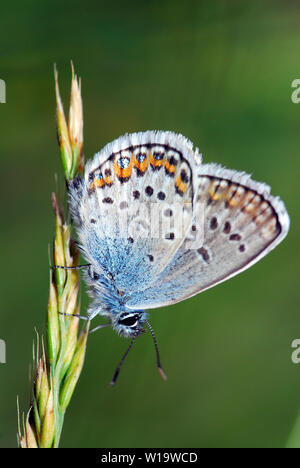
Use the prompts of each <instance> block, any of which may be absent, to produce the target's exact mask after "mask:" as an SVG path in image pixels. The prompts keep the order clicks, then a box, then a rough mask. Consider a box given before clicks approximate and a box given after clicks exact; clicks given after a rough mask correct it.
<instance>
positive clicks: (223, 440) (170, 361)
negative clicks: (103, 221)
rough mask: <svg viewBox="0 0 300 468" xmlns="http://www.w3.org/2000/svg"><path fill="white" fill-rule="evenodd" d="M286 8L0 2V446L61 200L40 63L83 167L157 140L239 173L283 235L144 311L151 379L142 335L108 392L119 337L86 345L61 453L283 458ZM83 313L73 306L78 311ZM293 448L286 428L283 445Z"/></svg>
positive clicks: (36, 317)
mask: <svg viewBox="0 0 300 468" xmlns="http://www.w3.org/2000/svg"><path fill="white" fill-rule="evenodd" d="M299 25H300V5H299V2H298V1H274V0H272V1H261V0H252V1H247V2H246V1H244V2H243V1H219V0H215V1H211V0H207V1H189V0H185V1H182V0H178V1H176V0H166V1H148V2H141V1H128V2H127V1H126V2H125V1H114V2H109V1H97V2H96V1H95V2H92V1H90V2H79V1H78V0H73V1H66V2H60V1H58V0H51V1H49V0H47V1H46V0H44V1H43V2H40V1H38V0H31V1H27V2H20V1H19V2H16V1H13V0H12V1H10V2H6V4H5V5H4V4H2V5H1V29H0V48H1V59H0V78H2V79H4V80H5V81H6V85H7V103H6V104H0V126H1V141H0V156H1V226H2V227H1V233H0V236H1V273H0V274H1V294H0V307H1V312H0V338H2V339H5V341H6V344H7V364H6V365H2V364H0V446H2V447H14V446H16V430H17V427H16V395H17V394H18V395H19V397H20V403H21V407H22V409H27V407H28V394H29V384H28V369H29V363H30V361H31V355H32V342H33V339H34V336H35V332H34V327H37V329H38V330H39V331H43V330H44V322H45V309H46V304H47V296H48V282H49V271H48V245H49V244H51V242H52V238H53V229H54V219H53V214H52V211H51V204H50V193H51V191H53V190H55V189H56V182H55V174H56V173H57V174H59V176H58V179H59V183H58V185H59V188H60V190H61V191H62V190H63V187H64V183H63V179H62V176H61V174H62V170H61V167H60V160H59V154H58V148H57V142H56V133H55V98H54V83H53V63H54V62H56V64H57V67H58V70H59V78H60V86H61V92H62V96H63V99H64V101H65V104H67V103H68V99H69V95H68V93H69V85H70V77H71V70H70V60H71V59H72V60H73V61H74V64H75V67H76V71H77V73H78V74H79V75H80V76H81V77H82V89H83V100H84V115H85V132H84V133H85V155H86V157H87V158H88V157H90V156H91V155H93V153H95V152H96V151H97V150H99V149H100V148H101V147H102V146H103V145H105V144H106V143H107V142H109V141H111V140H112V139H114V138H116V137H118V136H119V135H121V134H123V133H124V132H132V131H138V130H147V129H161V130H167V129H168V130H173V131H176V132H181V133H183V134H184V135H186V136H187V137H188V138H190V139H191V140H192V141H193V142H194V144H195V145H197V146H199V148H200V150H201V151H202V152H203V155H204V160H205V162H211V161H215V162H219V163H221V164H223V165H226V166H227V167H229V168H235V169H239V170H245V171H247V172H250V173H252V174H253V177H254V178H255V179H256V180H264V181H266V182H267V183H269V184H270V185H271V186H272V190H273V193H274V194H280V196H281V197H282V199H283V200H284V201H285V203H286V205H287V208H288V211H289V213H290V216H291V231H290V234H289V236H288V238H287V239H286V240H285V241H284V243H283V244H282V245H280V246H279V247H278V248H277V249H276V250H275V251H274V252H272V253H271V254H270V255H269V256H268V257H267V258H265V259H264V260H263V261H261V262H260V263H259V264H257V265H256V266H255V267H253V268H251V269H250V270H248V271H246V272H245V273H243V274H242V275H240V276H238V277H235V278H234V279H231V280H230V281H228V282H225V283H223V284H221V285H219V286H217V287H216V288H213V289H211V290H209V291H207V292H205V293H203V294H201V295H199V296H196V297H194V298H192V299H189V300H187V301H185V302H183V303H181V304H177V305H175V306H172V307H169V308H165V309H160V310H155V311H153V312H152V313H151V316H152V318H151V323H152V325H153V327H154V329H155V330H156V333H157V337H158V341H159V345H160V351H161V355H162V359H163V364H164V367H165V370H166V373H167V375H168V381H167V382H163V381H162V380H161V379H160V378H159V376H158V374H157V370H156V367H155V354H154V348H153V343H152V340H151V336H150V334H149V333H148V334H147V335H145V336H143V337H142V338H141V339H139V340H138V342H137V343H136V345H135V349H134V350H133V351H132V353H131V354H130V357H129V358H128V360H127V362H126V364H125V365H124V368H123V369H122V372H121V375H120V379H119V381H118V384H117V386H116V387H115V388H113V389H111V388H110V387H109V385H108V383H109V381H110V379H111V377H112V374H113V372H114V370H115V366H116V364H117V363H118V362H119V359H120V357H121V354H122V353H123V352H124V350H125V347H126V345H127V341H126V342H125V340H124V339H120V338H119V337H118V336H117V335H116V334H115V333H114V332H113V331H112V330H110V329H105V330H102V331H99V332H98V333H96V334H93V335H91V337H90V339H89V342H88V352H87V359H86V363H85V367H84V370H83V373H82V376H81V378H80V381H79V384H78V386H77V388H76V391H75V394H74V397H73V399H72V402H71V405H70V408H69V410H68V412H67V416H66V420H65V425H64V429H63V436H62V443H61V446H63V447H95V446H98V447H282V446H284V445H285V444H286V441H287V439H288V437H289V434H290V432H291V430H292V428H293V426H294V423H295V420H296V418H297V415H298V412H299V409H300V365H298V366H297V365H295V364H292V362H291V352H292V349H291V342H292V340H293V339H295V338H300V314H299V299H300V288H299V272H300V268H299V231H300V219H299V211H298V210H299V208H298V206H299V170H300V105H296V104H293V103H292V102H291V92H292V89H291V82H292V81H293V80H294V79H295V78H300V28H299ZM86 304H87V299H86V295H85V294H83V309H82V310H83V311H84V310H85V308H86ZM299 441H300V431H299Z"/></svg>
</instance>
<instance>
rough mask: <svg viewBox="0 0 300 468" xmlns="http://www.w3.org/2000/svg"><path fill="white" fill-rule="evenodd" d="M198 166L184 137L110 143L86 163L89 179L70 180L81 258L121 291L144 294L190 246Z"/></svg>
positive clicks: (145, 136) (147, 136)
mask: <svg viewBox="0 0 300 468" xmlns="http://www.w3.org/2000/svg"><path fill="white" fill-rule="evenodd" d="M199 165H200V157H199V156H198V155H197V151H196V152H195V150H194V149H193V146H192V143H191V142H189V141H188V140H187V139H186V138H184V137H183V136H181V135H176V134H174V133H172V132H153V131H148V132H143V133H134V134H131V135H125V136H123V137H120V138H118V139H117V140H115V141H114V142H112V143H110V144H108V145H107V146H106V147H105V148H104V149H103V150H102V151H101V152H100V153H97V154H96V155H95V156H94V158H93V159H92V161H91V162H89V163H87V165H86V169H85V174H84V180H79V179H75V180H74V181H73V182H71V184H70V187H69V194H70V206H71V211H72V214H73V217H74V219H75V221H76V224H77V228H78V229H77V230H78V234H79V243H80V246H81V249H82V250H83V254H84V256H85V257H86V259H87V261H88V262H89V263H91V264H92V265H93V267H94V268H95V270H96V271H98V272H101V273H102V274H104V275H105V276H107V277H109V278H111V279H112V280H113V281H114V284H115V286H116V288H117V290H118V291H120V292H121V293H124V291H125V292H126V293H131V292H134V291H140V290H143V289H145V288H146V287H147V285H148V284H150V283H151V282H153V279H154V278H156V277H157V276H159V274H160V273H161V272H162V271H163V270H164V269H165V267H166V266H167V264H168V263H169V261H170V259H171V258H172V257H173V255H174V254H175V252H176V250H177V249H178V248H179V246H180V245H181V243H182V242H183V241H184V239H185V237H186V233H187V230H188V229H189V227H190V225H191V222H192V217H193V211H194V202H195V199H196V190H195V188H194V187H195V181H194V177H195V175H196V174H197V171H196V168H197V167H199ZM177 209H178V211H179V212H180V216H179V215H178V216H177V214H176V210H177ZM181 214H182V216H181ZM177 220H180V223H178V222H177Z"/></svg>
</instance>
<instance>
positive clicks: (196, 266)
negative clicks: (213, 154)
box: [127, 164, 289, 308]
mask: <svg viewBox="0 0 300 468" xmlns="http://www.w3.org/2000/svg"><path fill="white" fill-rule="evenodd" d="M198 182H199V186H198V190H197V194H198V195H197V203H196V204H195V209H194V219H193V224H192V226H191V228H190V231H189V233H188V234H187V235H186V238H185V240H184V242H183V243H182V245H181V246H180V247H179V249H178V251H177V252H176V253H175V255H174V257H173V258H172V260H171V261H170V263H169V264H168V265H167V267H166V268H165V270H164V271H163V272H162V273H161V274H160V275H159V276H158V278H157V280H156V282H155V283H154V284H153V285H152V287H150V288H148V289H146V290H145V291H143V293H142V294H140V295H139V294H133V295H132V296H131V297H130V299H129V301H128V304H127V305H128V307H131V308H135V307H141V308H155V307H159V306H162V305H169V304H172V303H176V302H179V301H182V300H183V299H187V298H188V297H191V296H193V295H195V294H197V293H199V292H201V291H203V290H205V289H208V288H210V287H212V286H214V285H215V284H218V283H220V282H222V281H224V280H226V279H228V278H230V277H232V276H234V275H236V274H238V273H239V272H241V271H243V270H245V269H246V268H248V267H250V266H251V265H252V264H254V263H255V262H257V261H258V260H259V259H260V258H262V257H263V256H264V255H266V254H267V253H268V252H269V251H270V250H272V249H273V248H274V247H275V246H276V245H277V244H278V243H279V242H281V241H282V239H283V238H284V237H285V236H286V234H287V232H288V228H289V218H288V215H287V212H286V210H285V207H284V204H283V202H282V201H280V200H279V198H275V197H273V196H271V195H270V189H269V187H268V186H266V185H265V184H262V183H257V182H254V181H252V180H251V178H250V176H248V175H247V174H244V173H239V172H236V171H231V170H227V169H222V168H221V167H219V166H217V165H215V164H206V165H202V166H201V168H200V169H199V170H198Z"/></svg>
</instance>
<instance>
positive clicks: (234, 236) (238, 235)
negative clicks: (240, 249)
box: [229, 234, 242, 241]
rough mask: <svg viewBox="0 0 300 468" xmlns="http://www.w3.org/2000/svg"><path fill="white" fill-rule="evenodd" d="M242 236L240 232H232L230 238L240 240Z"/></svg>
mask: <svg viewBox="0 0 300 468" xmlns="http://www.w3.org/2000/svg"><path fill="white" fill-rule="evenodd" d="M241 238H242V236H241V235H240V234H231V236H230V237H229V240H231V241H240V240H241Z"/></svg>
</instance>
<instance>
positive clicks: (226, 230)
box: [223, 221, 231, 234]
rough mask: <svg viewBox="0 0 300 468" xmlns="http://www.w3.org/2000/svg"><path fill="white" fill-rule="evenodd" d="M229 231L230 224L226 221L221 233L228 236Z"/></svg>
mask: <svg viewBox="0 0 300 468" xmlns="http://www.w3.org/2000/svg"><path fill="white" fill-rule="evenodd" d="M230 231H231V224H230V222H229V221H226V222H225V224H224V228H223V232H224V234H229V233H230Z"/></svg>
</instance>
